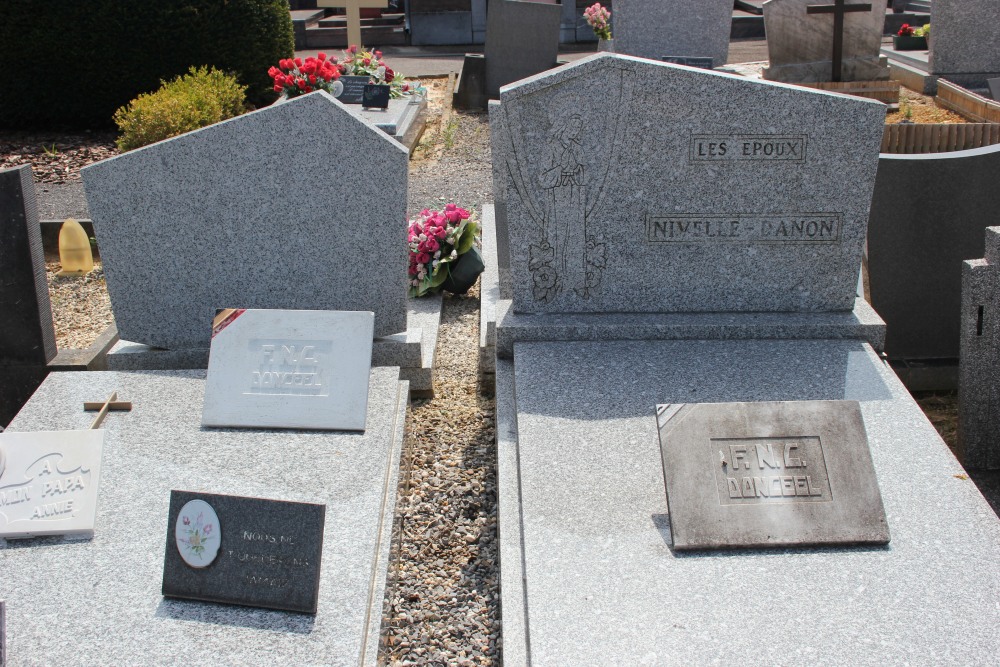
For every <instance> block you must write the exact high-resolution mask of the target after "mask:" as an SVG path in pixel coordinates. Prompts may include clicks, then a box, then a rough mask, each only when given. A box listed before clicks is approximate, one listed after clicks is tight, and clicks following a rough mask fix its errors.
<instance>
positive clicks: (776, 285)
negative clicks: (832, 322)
mask: <svg viewBox="0 0 1000 667" xmlns="http://www.w3.org/2000/svg"><path fill="white" fill-rule="evenodd" d="M884 118H885V108H884V106H883V105H881V104H880V103H878V102H874V101H871V100H862V99H858V98H848V97H846V96H840V95H832V94H827V93H822V92H817V91H807V90H804V89H795V88H790V87H787V86H778V85H774V84H770V83H767V82H759V81H750V80H747V79H744V78H742V77H737V76H732V75H728V74H723V73H718V72H709V71H705V70H695V69H691V68H686V67H678V66H675V65H670V64H666V63H657V62H652V61H647V60H639V59H635V58H628V57H622V56H618V55H607V54H601V55H596V56H591V57H588V58H585V59H583V60H580V61H578V62H576V63H574V64H572V65H569V66H566V67H563V68H560V69H559V70H556V71H554V72H551V73H549V74H548V75H546V76H543V77H537V78H535V79H532V80H530V81H526V82H521V83H519V84H516V85H514V86H511V87H509V88H507V89H505V90H504V92H503V94H502V95H501V100H500V105H499V106H498V107H495V108H494V109H491V125H492V127H493V128H494V129H495V130H497V131H498V135H499V136H498V137H497V138H496V140H495V141H494V143H493V150H494V169H495V170H496V172H495V173H498V174H499V179H498V180H499V181H500V188H499V191H501V192H502V193H503V196H504V198H505V204H506V207H505V212H506V215H505V220H504V221H501V220H500V217H499V216H498V230H497V233H498V235H501V234H506V236H507V237H508V244H507V247H508V249H509V253H510V271H511V281H512V284H513V309H514V311H515V312H519V313H560V312H561V313H565V312H591V313H608V312H627V311H632V312H720V311H739V312H761V311H772V312H789V311H850V310H851V309H852V308H853V307H854V306H855V288H856V285H857V280H858V270H859V266H860V258H861V252H862V248H863V245H864V242H865V234H866V225H867V220H868V209H869V202H870V199H871V193H872V184H873V179H874V176H875V170H876V167H877V165H878V159H877V158H878V146H879V144H880V141H881V137H882V131H883V123H884ZM494 119H495V120H494ZM497 121H499V122H497ZM652 128H656V131H655V132H653V133H652V134H650V132H651V131H652ZM848 137H849V138H848ZM859 147H863V150H861V149H859ZM719 182H726V183H727V184H729V186H728V187H726V188H721V189H720V188H719V187H718V183H719ZM501 227H502V228H501Z"/></svg>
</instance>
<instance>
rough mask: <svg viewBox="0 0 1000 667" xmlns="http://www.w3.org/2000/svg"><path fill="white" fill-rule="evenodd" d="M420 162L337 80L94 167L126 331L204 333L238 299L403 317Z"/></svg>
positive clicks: (96, 206) (106, 249)
mask: <svg viewBox="0 0 1000 667" xmlns="http://www.w3.org/2000/svg"><path fill="white" fill-rule="evenodd" d="M303 133H305V134H306V135H308V141H298V140H297V141H295V142H294V146H290V145H289V142H288V137H289V136H290V135H296V134H303ZM359 155H360V156H364V163H365V164H375V165H378V177H379V182H380V184H381V186H380V187H379V191H378V195H377V196H372V182H371V174H370V172H369V170H367V169H362V168H359V164H358V162H357V157H358V156H359ZM407 167H408V155H407V152H406V150H405V149H404V148H403V147H402V146H401V145H400V144H399V143H397V142H395V141H393V140H392V139H390V138H389V137H387V136H386V135H385V133H383V132H382V131H381V130H379V129H377V128H376V127H375V126H374V125H372V124H371V123H370V122H368V121H365V120H363V119H359V118H357V117H356V116H355V115H353V114H351V113H350V112H349V111H348V110H347V109H345V108H344V106H343V105H342V104H340V103H339V102H337V101H336V100H334V99H333V98H332V97H330V96H329V95H328V94H326V93H325V92H316V93H312V94H309V95H305V96H303V97H299V98H295V99H293V100H290V101H288V102H286V103H284V104H277V105H273V106H270V107H266V108H264V109H260V110H259V111H255V112H252V113H249V114H246V115H243V116H239V117H237V118H233V119H230V120H227V121H224V122H222V123H218V124H216V125H212V126H209V127H206V128H203V129H201V130H196V131H194V132H191V133H188V134H184V135H181V136H179V137H174V138H173V139H168V140H166V141H163V142H159V143H156V144H153V145H150V146H146V147H144V148H140V149H138V150H135V151H131V152H128V153H125V154H123V155H120V156H117V157H114V158H111V159H109V160H104V161H102V162H98V163H96V164H93V165H90V166H89V167H85V168H84V169H83V170H82V172H81V173H82V177H83V183H84V188H85V190H86V193H87V201H88V204H89V206H90V213H91V218H92V219H93V221H94V229H95V231H96V234H97V240H98V244H99V245H100V248H101V255H102V258H103V260H104V269H105V274H106V276H107V282H108V293H109V295H110V296H111V304H112V309H113V310H114V314H115V321H116V323H117V325H118V330H119V333H120V335H121V337H122V338H123V339H124V340H130V341H135V342H137V343H143V344H146V345H152V346H155V347H162V348H184V347H205V346H207V344H208V340H209V337H210V333H211V326H210V322H211V318H212V316H213V315H214V314H215V310H216V309H217V308H229V307H233V308H287V309H327V310H371V311H374V312H375V334H376V335H377V336H385V335H389V334H393V333H397V332H400V331H402V330H404V329H405V328H406V288H405V285H404V280H403V279H402V278H401V276H405V273H404V271H405V268H406V243H405V239H406V225H405V224H404V221H405V219H406V186H407ZM373 239H377V242H373ZM393 239H397V240H398V243H397V242H393Z"/></svg>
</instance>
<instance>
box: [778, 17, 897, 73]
mask: <svg viewBox="0 0 1000 667" xmlns="http://www.w3.org/2000/svg"><path fill="white" fill-rule="evenodd" d="M817 4H819V5H823V4H832V3H817V2H815V0H770V1H769V2H766V3H764V27H765V30H766V31H767V56H768V65H769V66H768V67H765V68H764V71H763V73H762V74H763V76H764V78H765V79H769V80H771V81H785V82H788V83H806V82H813V81H833V78H832V72H833V30H834V18H833V14H809V13H807V11H806V9H807V7H809V6H810V5H817ZM847 4H848V5H855V4H860V3H854V2H849V3H847ZM884 24H885V7H883V6H882V4H880V3H878V2H872V3H870V9H869V11H866V12H865V11H860V12H848V13H845V14H844V43H843V58H842V59H841V67H842V70H841V81H877V80H885V79H888V78H889V66H888V64H887V62H886V59H885V58H882V57H881V56H880V55H879V49H880V48H881V46H882V28H883V26H884Z"/></svg>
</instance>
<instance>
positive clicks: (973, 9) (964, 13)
mask: <svg viewBox="0 0 1000 667" xmlns="http://www.w3.org/2000/svg"><path fill="white" fill-rule="evenodd" d="M931 25H932V26H933V28H932V30H931V41H930V60H929V64H930V72H931V74H937V75H938V76H943V77H946V78H948V79H950V80H952V81H955V82H956V83H959V84H961V85H966V86H975V87H985V85H986V83H985V82H986V79H989V78H991V77H997V76H1000V39H998V37H997V26H998V25H1000V2H997V1H996V0H934V6H933V9H932V10H931Z"/></svg>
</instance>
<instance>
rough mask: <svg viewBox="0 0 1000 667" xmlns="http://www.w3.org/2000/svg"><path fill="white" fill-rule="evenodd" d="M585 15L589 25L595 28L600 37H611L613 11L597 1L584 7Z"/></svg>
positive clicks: (605, 38) (604, 38) (595, 32)
mask: <svg viewBox="0 0 1000 667" xmlns="http://www.w3.org/2000/svg"><path fill="white" fill-rule="evenodd" d="M583 17H584V18H585V19H587V25H589V26H590V27H591V28H592V29H593V30H594V34H595V35H597V38H598V39H603V40H610V39H611V12H610V11H609V10H608V9H607V8H606V7H604V6H603V5H601V3H599V2H595V3H594V4H592V5H591V6H590V7H587V8H586V9H584V10H583Z"/></svg>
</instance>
